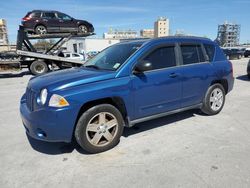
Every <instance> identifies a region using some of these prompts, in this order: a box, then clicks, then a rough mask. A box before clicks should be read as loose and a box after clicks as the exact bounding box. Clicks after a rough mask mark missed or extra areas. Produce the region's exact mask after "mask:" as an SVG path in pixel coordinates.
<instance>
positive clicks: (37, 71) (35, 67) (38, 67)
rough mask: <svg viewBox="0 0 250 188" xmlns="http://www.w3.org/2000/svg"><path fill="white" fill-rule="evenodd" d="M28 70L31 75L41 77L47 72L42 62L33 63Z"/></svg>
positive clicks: (46, 66)
mask: <svg viewBox="0 0 250 188" xmlns="http://www.w3.org/2000/svg"><path fill="white" fill-rule="evenodd" d="M29 70H30V72H31V73H32V74H33V75H42V74H45V73H46V72H48V70H49V67H48V65H47V64H46V63H45V62H44V61H39V60H38V61H33V63H31V65H30V66H29Z"/></svg>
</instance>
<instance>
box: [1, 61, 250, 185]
mask: <svg viewBox="0 0 250 188" xmlns="http://www.w3.org/2000/svg"><path fill="white" fill-rule="evenodd" d="M247 61H248V59H242V60H236V61H233V65H234V75H235V78H236V79H235V85H234V90H233V91H232V92H231V93H230V94H229V95H228V96H227V99H226V103H225V106H224V109H223V111H222V112H221V113H220V114H219V115H216V116H211V117H208V116H203V115H201V114H199V113H197V111H188V112H184V113H179V114H175V115H171V116H168V117H165V118H160V119H157V120H153V121H149V122H146V123H141V124H140V125H137V126H135V127H133V128H131V129H128V128H126V129H125V132H124V134H123V137H122V138H121V142H120V143H119V145H118V146H117V147H115V148H114V149H112V150H110V151H107V152H105V153H101V154H96V155H88V154H86V153H85V152H84V151H83V150H81V149H80V148H79V147H77V146H74V145H69V144H64V143H44V142H41V141H36V140H33V139H30V138H27V136H26V134H25V131H24V128H23V125H22V122H21V119H20V115H19V100H20V97H21V95H22V94H23V93H24V91H25V87H26V84H27V82H28V80H29V78H30V77H31V75H29V74H28V73H27V72H25V71H24V72H9V73H1V74H0V99H1V102H0V128H1V132H0V140H1V142H0V174H1V175H0V187H1V188H5V187H10V188H13V187H18V188H20V187H25V188H29V187H31V188H33V187H36V188H37V187H113V188H116V187H126V188H127V187H190V188H194V187H220V188H221V187H226V188H228V187H232V188H235V187H246V188H247V187H250V123H249V122H250V116H249V109H250V85H249V84H250V81H249V80H248V79H247V77H246V66H247Z"/></svg>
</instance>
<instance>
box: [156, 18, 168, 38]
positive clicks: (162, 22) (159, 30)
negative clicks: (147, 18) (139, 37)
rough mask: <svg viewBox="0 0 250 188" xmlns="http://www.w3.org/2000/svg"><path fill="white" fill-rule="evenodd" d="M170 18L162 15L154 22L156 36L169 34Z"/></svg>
mask: <svg viewBox="0 0 250 188" xmlns="http://www.w3.org/2000/svg"><path fill="white" fill-rule="evenodd" d="M169 31H170V30H169V19H167V18H164V17H160V18H159V19H158V20H157V21H156V22H155V24H154V37H156V38H157V37H165V36H169Z"/></svg>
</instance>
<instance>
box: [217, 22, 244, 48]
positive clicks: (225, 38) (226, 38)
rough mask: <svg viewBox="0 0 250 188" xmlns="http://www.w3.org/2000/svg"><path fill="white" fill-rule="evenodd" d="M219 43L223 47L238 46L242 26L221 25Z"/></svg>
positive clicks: (219, 27)
mask: <svg viewBox="0 0 250 188" xmlns="http://www.w3.org/2000/svg"><path fill="white" fill-rule="evenodd" d="M217 41H218V43H219V45H220V46H222V47H234V46H238V45H239V42H240V25H238V24H233V23H228V22H225V23H224V24H222V25H219V26H218V34H217Z"/></svg>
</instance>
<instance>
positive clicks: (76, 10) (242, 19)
mask: <svg viewBox="0 0 250 188" xmlns="http://www.w3.org/2000/svg"><path fill="white" fill-rule="evenodd" d="M249 7H250V0H225V1H224V0H221V1H218V0H185V1H183V0H174V1H173V0H171V1H170V0H125V1H123V0H105V1H103V0H102V1H101V0H92V1H88V0H60V1H59V0H54V1H53V0H8V1H7V0H5V1H2V2H1V5H0V18H4V19H6V20H7V27H8V33H9V38H10V41H11V42H12V43H15V41H16V35H17V29H18V25H19V24H20V23H21V19H22V17H24V16H25V14H26V13H27V12H28V11H31V10H34V9H46V10H58V11H62V12H64V13H67V14H69V15H71V16H73V17H75V18H78V19H85V20H88V21H90V22H91V23H93V25H94V27H95V31H96V33H97V36H99V37H102V34H103V32H106V31H108V29H109V28H110V27H112V28H114V29H134V30H137V31H139V30H140V29H143V28H153V23H154V21H155V20H156V19H157V18H158V17H159V16H164V17H167V18H169V19H170V30H171V33H172V34H175V32H176V30H182V31H184V32H185V33H186V34H191V35H198V36H207V37H209V38H211V39H213V40H214V39H215V38H216V36H217V27H218V24H220V23H224V21H226V20H227V21H229V22H233V23H238V24H241V42H250V21H249V19H250V9H249Z"/></svg>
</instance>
